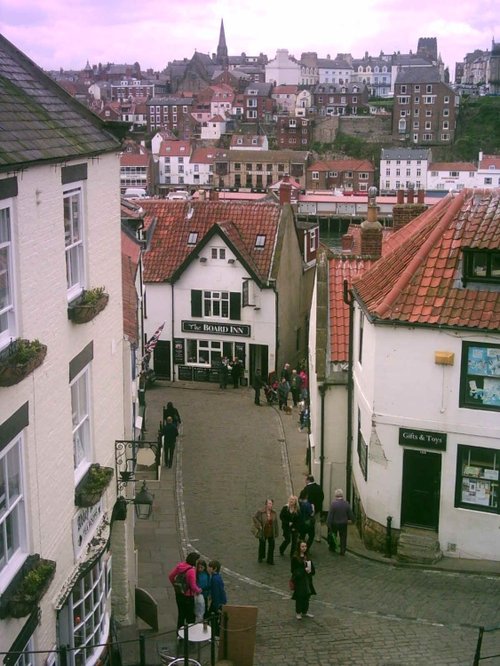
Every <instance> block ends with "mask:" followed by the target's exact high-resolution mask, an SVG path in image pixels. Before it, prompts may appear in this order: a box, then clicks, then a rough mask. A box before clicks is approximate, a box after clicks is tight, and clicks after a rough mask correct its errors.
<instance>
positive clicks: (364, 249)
mask: <svg viewBox="0 0 500 666" xmlns="http://www.w3.org/2000/svg"><path fill="white" fill-rule="evenodd" d="M376 194H377V188H376V187H370V189H369V190H368V213H367V216H366V220H365V221H364V222H362V223H361V255H362V256H370V257H372V258H374V259H380V257H381V256H382V225H381V224H380V222H379V221H378V219H377V217H378V206H377V203H376Z"/></svg>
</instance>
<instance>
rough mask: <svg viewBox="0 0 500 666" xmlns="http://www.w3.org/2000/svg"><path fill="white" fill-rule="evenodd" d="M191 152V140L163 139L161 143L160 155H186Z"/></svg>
mask: <svg viewBox="0 0 500 666" xmlns="http://www.w3.org/2000/svg"><path fill="white" fill-rule="evenodd" d="M190 153H191V144H190V143H189V141H162V142H161V144H160V151H159V153H158V154H159V155H160V157H185V156H186V155H189V154H190Z"/></svg>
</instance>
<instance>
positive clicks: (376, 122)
mask: <svg viewBox="0 0 500 666" xmlns="http://www.w3.org/2000/svg"><path fill="white" fill-rule="evenodd" d="M339 131H340V132H342V133H343V134H349V136H356V137H358V138H359V139H363V140H364V141H370V142H371V143H392V141H393V139H392V117H391V116H341V117H340V125H339Z"/></svg>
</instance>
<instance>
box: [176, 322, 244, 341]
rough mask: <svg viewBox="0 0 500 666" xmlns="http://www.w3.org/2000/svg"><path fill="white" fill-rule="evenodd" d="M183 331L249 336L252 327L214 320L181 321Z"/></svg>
mask: <svg viewBox="0 0 500 666" xmlns="http://www.w3.org/2000/svg"><path fill="white" fill-rule="evenodd" d="M181 328H182V332H183V333H209V334H211V335H234V336H240V337H243V338H249V337H250V334H251V327H250V326H249V325H248V324H227V323H226V322H223V321H220V322H217V321H213V322H205V321H186V320H183V321H181Z"/></svg>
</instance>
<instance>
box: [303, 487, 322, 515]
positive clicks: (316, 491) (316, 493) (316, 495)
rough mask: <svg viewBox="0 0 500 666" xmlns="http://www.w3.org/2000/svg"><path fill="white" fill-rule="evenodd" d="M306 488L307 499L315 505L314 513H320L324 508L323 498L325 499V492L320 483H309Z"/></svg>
mask: <svg viewBox="0 0 500 666" xmlns="http://www.w3.org/2000/svg"><path fill="white" fill-rule="evenodd" d="M304 490H305V491H306V493H307V499H308V500H309V501H310V502H311V504H312V505H313V506H314V513H315V514H319V513H320V511H321V510H322V509H323V500H324V499H325V493H324V492H323V490H322V489H321V486H320V485H319V483H316V482H314V483H308V484H307V485H306V486H305V488H304Z"/></svg>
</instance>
